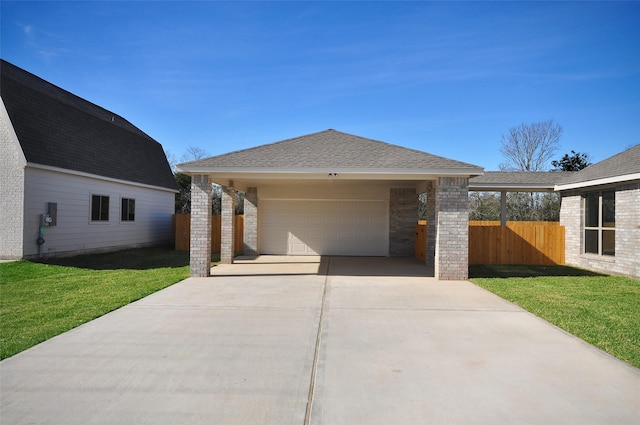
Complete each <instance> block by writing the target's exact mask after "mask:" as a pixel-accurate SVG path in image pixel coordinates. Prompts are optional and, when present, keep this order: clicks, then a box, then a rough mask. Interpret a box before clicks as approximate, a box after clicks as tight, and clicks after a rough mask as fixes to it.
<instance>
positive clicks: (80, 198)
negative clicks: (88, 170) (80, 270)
mask: <svg viewBox="0 0 640 425" xmlns="http://www.w3.org/2000/svg"><path fill="white" fill-rule="evenodd" d="M25 194H26V195H25V211H24V224H25V225H24V240H25V248H24V255H25V257H34V256H36V255H37V254H38V246H37V244H36V238H37V235H38V228H39V220H40V215H41V214H43V213H45V212H46V207H47V203H48V202H55V203H57V204H58V205H57V206H58V223H57V226H55V227H47V228H46V229H45V234H44V239H45V241H46V242H45V244H44V245H43V253H44V254H45V255H46V256H54V255H72V254H79V253H88V252H100V251H109V250H115V249H121V248H128V247H138V246H146V245H153V244H161V243H168V242H170V240H171V217H172V215H173V211H174V194H173V193H172V192H169V191H166V190H158V189H152V188H145V187H140V186H135V185H130V184H125V183H119V182H113V181H106V180H102V179H99V178H91V177H85V176H78V175H73V174H66V173H62V172H57V171H50V170H43V169H38V168H31V167H28V168H27V169H26V179H25ZM92 194H96V195H106V196H109V221H108V222H91V216H90V214H91V195H92ZM123 197H124V198H133V199H135V201H136V204H135V208H136V212H135V221H133V222H121V221H120V216H121V211H120V208H121V198H123Z"/></svg>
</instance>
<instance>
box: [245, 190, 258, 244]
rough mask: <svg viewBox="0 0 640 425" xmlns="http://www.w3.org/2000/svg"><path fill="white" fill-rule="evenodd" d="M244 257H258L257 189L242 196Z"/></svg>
mask: <svg viewBox="0 0 640 425" xmlns="http://www.w3.org/2000/svg"><path fill="white" fill-rule="evenodd" d="M244 255H251V256H254V255H258V188H256V187H250V188H248V189H247V192H246V193H245V195H244Z"/></svg>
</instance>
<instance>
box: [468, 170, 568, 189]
mask: <svg viewBox="0 0 640 425" xmlns="http://www.w3.org/2000/svg"><path fill="white" fill-rule="evenodd" d="M573 174H576V172H575V171H485V173H484V175H482V176H477V177H473V178H471V179H469V190H476V191H486V192H491V191H507V192H518V191H523V192H529V191H534V192H552V191H553V190H554V188H555V185H556V184H558V183H559V182H561V181H563V180H564V179H566V178H567V177H569V176H571V175H573Z"/></svg>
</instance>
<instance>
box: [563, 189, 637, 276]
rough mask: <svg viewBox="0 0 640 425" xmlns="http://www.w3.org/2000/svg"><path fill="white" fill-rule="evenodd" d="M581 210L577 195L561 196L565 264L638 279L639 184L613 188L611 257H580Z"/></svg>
mask: <svg viewBox="0 0 640 425" xmlns="http://www.w3.org/2000/svg"><path fill="white" fill-rule="evenodd" d="M607 190H610V189H607ZM583 209H584V202H583V201H582V194H581V193H578V192H569V193H563V195H562V206H561V208H560V224H561V225H563V226H565V246H566V254H565V261H566V264H568V265H572V266H576V267H581V268H585V269H589V270H593V271H597V272H603V273H610V274H617V275H624V276H629V277H634V278H636V279H638V278H640V255H639V254H638V253H639V252H640V183H634V184H627V185H621V186H618V187H617V188H616V244H615V247H616V252H615V256H609V255H596V254H585V253H583V251H584V248H583V223H584V210H583Z"/></svg>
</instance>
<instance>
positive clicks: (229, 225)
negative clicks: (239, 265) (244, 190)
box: [220, 186, 236, 264]
mask: <svg viewBox="0 0 640 425" xmlns="http://www.w3.org/2000/svg"><path fill="white" fill-rule="evenodd" d="M235 192H236V191H235V190H234V189H233V188H232V187H226V186H222V200H221V201H222V205H221V215H222V216H221V224H220V262H221V263H222V264H232V263H233V256H234V254H235V253H234V246H233V240H234V233H235V224H236V220H235V214H236V193H235Z"/></svg>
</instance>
